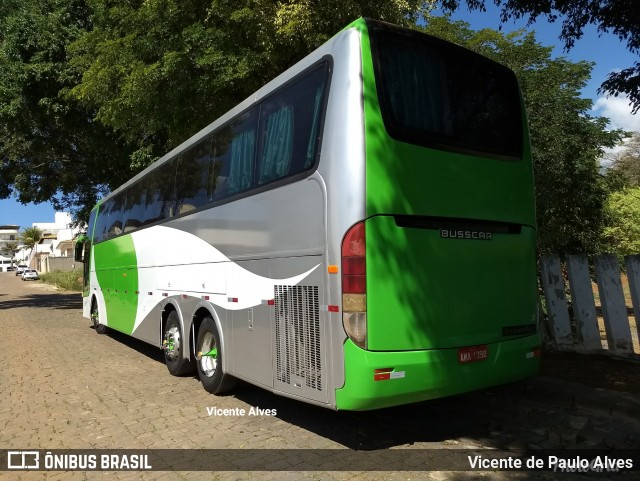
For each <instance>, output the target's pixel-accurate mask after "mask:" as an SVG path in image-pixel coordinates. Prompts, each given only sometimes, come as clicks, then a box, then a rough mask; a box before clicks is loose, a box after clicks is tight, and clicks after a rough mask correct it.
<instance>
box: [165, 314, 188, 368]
mask: <svg viewBox="0 0 640 481" xmlns="http://www.w3.org/2000/svg"><path fill="white" fill-rule="evenodd" d="M162 349H163V350H164V363H165V364H166V365H167V369H168V370H169V372H170V373H171V375H172V376H183V375H184V374H188V373H189V372H193V364H192V363H191V361H189V359H186V358H185V357H184V355H183V353H184V338H183V336H182V328H181V326H180V317H179V316H178V313H177V312H176V311H171V312H170V313H169V316H168V317H167V322H166V323H165V326H164V339H163V342H162Z"/></svg>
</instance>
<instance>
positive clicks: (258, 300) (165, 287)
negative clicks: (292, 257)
mask: <svg viewBox="0 0 640 481" xmlns="http://www.w3.org/2000/svg"><path fill="white" fill-rule="evenodd" d="M131 238H132V239H133V244H134V247H135V250H136V257H137V264H138V286H139V287H138V289H139V291H140V293H141V296H140V299H139V302H138V309H137V312H136V321H135V325H134V328H133V330H134V331H135V330H136V329H137V328H138V326H139V325H140V323H142V321H143V319H144V318H145V317H146V315H147V313H149V312H150V311H151V309H153V307H155V305H157V304H158V303H159V302H161V301H162V297H158V295H155V296H145V295H144V294H145V293H147V292H155V293H160V292H166V293H168V294H170V295H181V294H187V295H190V296H194V297H201V296H202V295H204V294H206V295H208V296H209V300H210V302H211V303H212V304H215V305H217V306H220V307H223V308H224V309H228V310H240V309H247V308H250V307H255V306H257V305H260V304H262V302H263V301H264V300H268V299H272V298H273V292H274V286H276V285H285V286H294V285H296V284H298V283H299V282H301V281H302V280H303V279H304V278H306V277H307V276H309V275H310V274H311V273H312V272H313V271H314V270H316V269H317V268H318V267H319V266H320V264H317V265H316V266H314V267H312V268H311V269H309V270H308V271H306V272H303V273H301V274H298V275H296V276H293V277H289V278H285V279H272V278H269V277H264V276H261V275H258V274H255V273H253V272H251V271H248V270H247V269H245V268H243V267H241V266H239V265H238V264H236V263H235V262H234V261H232V260H230V259H229V258H228V257H226V256H225V255H224V254H223V253H222V252H220V251H219V250H218V249H216V248H215V247H213V246H212V245H210V244H209V243H207V242H205V241H204V240H202V239H200V238H199V237H197V236H195V235H193V234H189V233H187V232H184V231H181V230H179V229H173V228H171V227H166V226H156V227H151V228H149V229H143V230H141V231H137V232H133V233H132V234H131ZM158 243H162V244H163V246H164V247H160V248H159V247H158Z"/></svg>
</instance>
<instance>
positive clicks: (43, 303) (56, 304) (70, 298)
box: [0, 293, 82, 310]
mask: <svg viewBox="0 0 640 481" xmlns="http://www.w3.org/2000/svg"><path fill="white" fill-rule="evenodd" d="M24 307H35V308H42V307H45V308H47V309H77V310H81V309H82V297H81V295H80V294H76V293H71V294H61V293H51V294H30V295H28V296H22V297H18V298H14V299H9V300H6V301H0V308H1V309H19V308H24Z"/></svg>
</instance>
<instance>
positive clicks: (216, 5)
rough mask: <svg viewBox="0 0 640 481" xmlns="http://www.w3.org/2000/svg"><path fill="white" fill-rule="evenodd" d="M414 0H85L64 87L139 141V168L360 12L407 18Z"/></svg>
mask: <svg viewBox="0 0 640 481" xmlns="http://www.w3.org/2000/svg"><path fill="white" fill-rule="evenodd" d="M430 3H431V2H427V1H421V0H390V1H386V2H375V1H373V0H341V1H337V0H329V1H323V2H310V1H308V0H297V1H287V2H273V1H271V0H252V1H240V2H238V1H229V0H206V1H205V0H185V1H177V0H148V1H144V2H142V1H129V0H127V1H125V0H92V1H91V2H90V4H91V6H92V8H93V15H92V17H91V18H92V23H93V28H92V29H91V30H90V31H85V32H84V33H83V34H82V35H81V36H79V37H78V39H77V40H76V42H75V43H74V45H73V49H72V54H73V59H72V62H73V64H74V65H76V66H77V68H78V69H79V70H80V71H82V72H84V73H83V76H82V79H81V81H80V82H79V83H78V84H77V85H76V86H75V87H73V88H72V89H71V90H70V95H71V96H72V97H73V98H74V99H76V100H78V101H80V102H81V103H82V104H83V105H85V106H86V107H87V108H90V109H95V112H96V120H98V121H99V122H100V123H102V124H103V125H106V126H108V127H110V128H112V129H113V130H114V131H115V132H117V133H118V134H119V135H121V136H122V137H124V138H125V139H127V140H128V141H130V142H132V143H136V145H137V148H138V150H137V151H136V153H135V155H133V157H132V163H133V165H132V167H133V168H135V169H139V168H142V167H145V166H146V165H148V164H149V163H150V162H152V161H153V160H154V159H156V158H157V157H158V156H159V155H162V154H164V153H165V152H168V151H169V150H171V149H172V148H173V147H175V146H177V145H178V144H180V143H181V142H183V141H184V140H186V139H187V138H188V137H189V136H191V135H193V134H194V133H196V132H197V131H198V130H200V129H202V128H203V127H204V126H206V125H207V124H209V123H210V122H212V121H213V120H215V119H216V118H217V117H219V116H220V115H222V114H223V113H225V112H226V111H228V110H229V109H230V108H231V107H233V106H234V105H236V104H237V103H239V102H240V101H242V100H244V99H245V98H246V97H247V96H248V95H250V94H251V93H252V92H254V91H255V90H257V89H258V88H260V87H261V86H262V85H264V84H265V83H266V82H268V81H269V80H271V79H273V78H274V77H275V76H276V75H278V74H279V73H281V72H282V71H284V70H285V69H286V68H288V67H289V66H291V65H292V64H293V63H295V62H296V61H298V60H299V59H301V58H302V57H303V56H305V55H306V54H307V53H309V52H311V51H312V50H313V49H314V48H316V47H317V46H319V45H320V44H322V43H323V42H324V41H326V40H327V39H329V38H330V37H331V36H333V35H334V34H335V33H336V32H338V31H339V30H340V29H342V28H343V27H344V26H345V25H347V24H348V23H350V22H351V21H353V20H354V19H355V18H357V17H359V16H371V17H375V18H381V19H384V20H388V21H390V22H394V23H401V24H405V25H408V24H411V23H413V22H414V21H415V20H416V19H417V18H419V17H420V16H421V15H423V14H426V12H427V10H428V6H429V5H430Z"/></svg>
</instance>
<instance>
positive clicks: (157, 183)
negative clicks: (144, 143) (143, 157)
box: [144, 159, 177, 225]
mask: <svg viewBox="0 0 640 481" xmlns="http://www.w3.org/2000/svg"><path fill="white" fill-rule="evenodd" d="M176 163H177V159H173V160H170V161H169V162H165V163H164V164H163V165H162V166H160V167H159V168H157V169H156V170H154V171H152V172H151V174H150V175H149V176H148V177H147V179H146V181H147V188H146V196H145V199H144V204H145V214H144V224H145V225H146V224H151V223H153V222H156V221H159V220H162V219H167V218H169V217H172V216H173V215H174V212H173V204H174V195H173V194H174V185H175V176H176Z"/></svg>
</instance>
